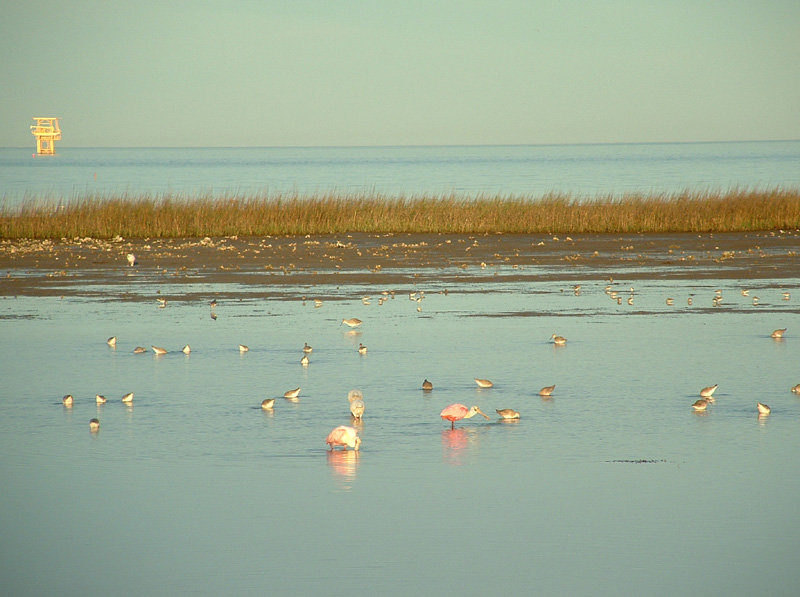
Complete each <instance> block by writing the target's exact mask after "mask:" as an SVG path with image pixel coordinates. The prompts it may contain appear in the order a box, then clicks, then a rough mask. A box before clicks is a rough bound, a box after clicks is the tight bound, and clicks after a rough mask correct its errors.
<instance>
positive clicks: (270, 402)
mask: <svg viewBox="0 0 800 597" xmlns="http://www.w3.org/2000/svg"><path fill="white" fill-rule="evenodd" d="M274 406H275V398H266V399H264V400H262V401H261V410H272V409H273V407H274Z"/></svg>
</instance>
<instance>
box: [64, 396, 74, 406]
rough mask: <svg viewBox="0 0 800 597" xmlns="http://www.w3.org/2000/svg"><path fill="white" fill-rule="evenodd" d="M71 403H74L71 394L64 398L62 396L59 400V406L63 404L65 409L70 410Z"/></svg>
mask: <svg viewBox="0 0 800 597" xmlns="http://www.w3.org/2000/svg"><path fill="white" fill-rule="evenodd" d="M73 402H74V399H73V398H72V394H67V395H66V396H64V397H63V398H62V399H61V404H63V405H64V406H66V407H67V408H72V403H73Z"/></svg>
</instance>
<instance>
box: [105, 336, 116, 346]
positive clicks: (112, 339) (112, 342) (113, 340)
mask: <svg viewBox="0 0 800 597" xmlns="http://www.w3.org/2000/svg"><path fill="white" fill-rule="evenodd" d="M106 344H108V345H109V346H111V347H112V348H115V347H116V346H117V337H116V336H111V337H110V338H109V339H108V340H106Z"/></svg>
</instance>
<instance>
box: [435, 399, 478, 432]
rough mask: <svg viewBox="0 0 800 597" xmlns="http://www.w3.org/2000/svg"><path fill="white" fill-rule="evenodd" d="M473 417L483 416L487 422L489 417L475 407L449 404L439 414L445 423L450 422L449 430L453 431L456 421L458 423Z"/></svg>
mask: <svg viewBox="0 0 800 597" xmlns="http://www.w3.org/2000/svg"><path fill="white" fill-rule="evenodd" d="M475 415H483V416H484V417H486V420H487V421H488V420H489V415H487V414H486V413H484V412H483V411H482V410H481V409H479V408H478V407H477V406H473V407H471V408H467V407H466V406H464V405H463V404H451V405H450V406H448V407H447V408H445V409H444V410H443V411H442V412H441V413H439V416H440V417H442V418H443V419H444V420H445V421H450V429H455V425H456V421H460V420H461V419H471V418H472V417H474V416H475Z"/></svg>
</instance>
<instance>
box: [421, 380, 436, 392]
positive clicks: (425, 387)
mask: <svg viewBox="0 0 800 597" xmlns="http://www.w3.org/2000/svg"><path fill="white" fill-rule="evenodd" d="M422 389H423V390H425V391H426V392H430V391H431V390H432V389H433V384H432V383H431V382H429V381H428V380H427V379H426V380H425V381H423V382H422Z"/></svg>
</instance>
